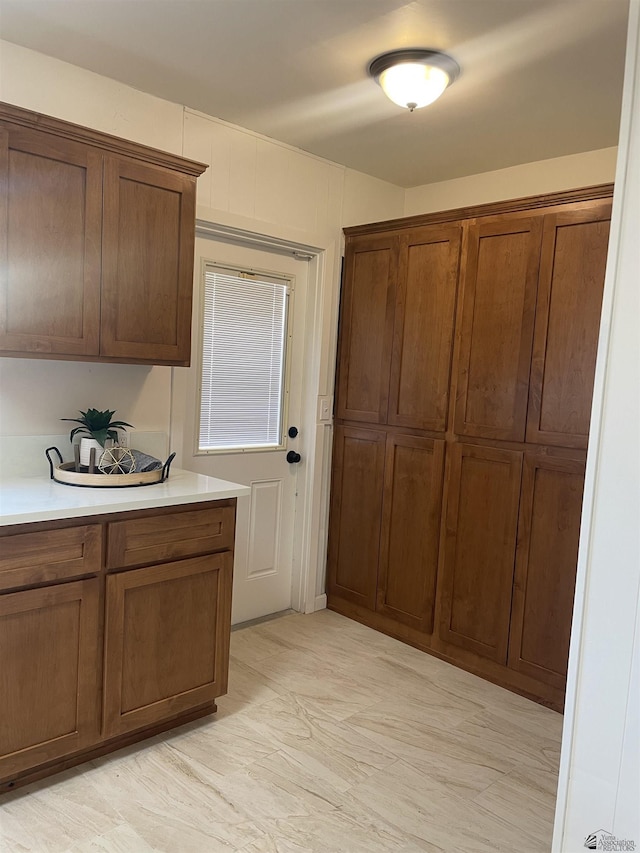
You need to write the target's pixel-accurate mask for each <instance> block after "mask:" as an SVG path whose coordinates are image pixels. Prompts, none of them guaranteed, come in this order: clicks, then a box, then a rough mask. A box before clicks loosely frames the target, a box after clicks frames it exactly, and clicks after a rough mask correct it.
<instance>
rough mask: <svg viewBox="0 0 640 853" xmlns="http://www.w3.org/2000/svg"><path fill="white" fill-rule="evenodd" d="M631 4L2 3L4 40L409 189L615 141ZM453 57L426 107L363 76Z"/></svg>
mask: <svg viewBox="0 0 640 853" xmlns="http://www.w3.org/2000/svg"><path fill="white" fill-rule="evenodd" d="M627 13H628V0H0V32H1V33H2V38H4V39H6V40H7V41H11V42H15V43H17V44H20V45H23V46H25V47H29V48H32V49H34V50H37V51H40V52H42V53H45V54H49V55H50V56H55V57H58V58H59V59H63V60H65V61H67V62H71V63H73V64H74V65H79V66H81V67H83V68H88V69H90V70H92V71H95V72H97V73H99V74H103V75H105V76H107V77H111V78H114V79H116V80H119V81H121V82H123V83H127V84H129V85H131V86H134V87H135V88H137V89H141V90H143V91H145V92H150V93H152V94H154V95H158V96H159V97H162V98H166V99H168V100H170V101H175V102H177V103H181V104H186V105H187V106H189V107H192V108H194V109H197V110H200V111H202V112H204V113H207V114H209V115H213V116H217V117H219V118H222V119H224V120H226V121H229V122H232V123H234V124H237V125H241V126H242V127H245V128H249V129H251V130H254V131H257V132H259V133H262V134H265V135H266V136H269V137H273V138H275V139H278V140H280V141H283V142H286V143H289V144H291V145H294V146H297V147H299V148H302V149H304V150H306V151H310V152H312V153H314V154H317V155H319V156H321V157H326V158H328V159H329V160H333V161H334V162H337V163H342V164H344V165H346V166H349V167H351V168H353V169H357V170H359V171H361V172H365V173H367V174H370V175H374V176H376V177H379V178H382V179H384V180H387V181H391V182H392V183H394V184H397V185H399V186H404V187H410V186H416V185H420V184H425V183H432V182H434V181H442V180H447V179H450V178H456V177H460V176H463V175H469V174H475V173H477V172H485V171H490V170H493V169H499V168H504V167H506V166H511V165H515V164H517V163H526V162H530V161H533V160H543V159H547V158H550V157H558V156H562V155H565V154H572V153H576V152H579V151H590V150H593V149H597V148H605V147H608V146H611V145H616V143H617V137H618V123H619V115H620V104H621V92H622V79H623V67H624V51H625V40H626V21H627ZM400 47H427V48H437V49H441V50H445V51H447V52H448V53H450V54H451V55H452V56H453V57H454V58H455V59H456V60H457V61H458V63H459V64H460V66H461V68H462V73H461V76H460V77H459V79H458V80H457V81H456V82H455V83H454V85H452V86H451V87H450V88H449V89H447V91H446V92H445V93H444V95H443V96H442V98H441V99H440V100H439V101H437V102H436V103H435V104H433V105H431V106H430V107H425V108H424V109H422V110H417V111H416V112H414V113H409V112H408V111H406V110H404V109H401V108H400V107H397V106H395V105H394V104H392V103H391V102H390V101H388V100H387V98H386V97H385V96H384V95H383V93H382V90H381V89H380V88H379V87H378V86H377V85H376V84H375V83H374V82H373V81H372V80H371V79H370V78H368V77H367V73H366V69H367V66H368V63H369V61H370V60H371V59H372V58H373V57H374V56H376V55H377V54H379V53H382V52H384V51H387V50H393V49H396V48H400Z"/></svg>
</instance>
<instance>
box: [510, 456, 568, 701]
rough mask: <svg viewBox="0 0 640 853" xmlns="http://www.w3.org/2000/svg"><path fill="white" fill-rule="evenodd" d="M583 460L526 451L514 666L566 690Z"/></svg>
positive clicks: (513, 627)
mask: <svg viewBox="0 0 640 853" xmlns="http://www.w3.org/2000/svg"><path fill="white" fill-rule="evenodd" d="M583 488H584V463H583V462H578V461H574V460H570V459H554V458H550V457H547V456H539V457H536V456H530V455H528V454H526V455H525V458H524V472H523V477H522V497H521V500H520V523H519V529H518V549H517V552H516V564H515V583H514V587H513V608H512V612H511V639H510V643H509V666H510V667H511V668H512V669H514V670H517V671H518V672H521V673H523V674H525V675H528V676H530V677H531V678H535V679H538V680H540V681H543V682H545V683H547V684H549V685H551V686H552V687H557V688H560V689H564V685H565V681H566V676H567V661H568V658H569V639H570V634H571V614H572V611H573V596H574V591H575V582H576V564H577V560H578V540H579V536H580V516H581V512H582V492H583Z"/></svg>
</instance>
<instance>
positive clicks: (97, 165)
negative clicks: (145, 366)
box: [0, 104, 205, 365]
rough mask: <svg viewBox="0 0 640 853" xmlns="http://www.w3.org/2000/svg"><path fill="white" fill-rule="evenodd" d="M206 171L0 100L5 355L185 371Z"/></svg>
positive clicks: (0, 344) (1, 344)
mask: <svg viewBox="0 0 640 853" xmlns="http://www.w3.org/2000/svg"><path fill="white" fill-rule="evenodd" d="M204 168H205V167H204V166H201V165H200V164H198V163H193V162H191V161H188V160H184V159H183V158H180V157H175V156H173V155H171V154H164V153H163V152H159V151H155V150H153V149H149V148H145V147H143V146H140V145H136V144H134V143H129V142H126V141H124V140H119V139H116V138H115V137H111V136H107V135H105V134H101V133H97V132H95V131H91V130H89V129H86V128H81V127H78V126H76V125H70V124H67V123H66V122H62V121H58V120H56V119H50V118H47V117H45V116H39V115H36V114H34V113H30V112H28V111H27V110H21V109H18V108H16V107H11V106H9V105H6V104H0V199H1V200H2V201H1V202H0V261H1V262H0V271H1V272H0V276H1V278H0V353H2V354H3V355H21V356H38V357H49V358H74V359H76V360H83V359H87V360H100V361H123V362H141V363H152V364H156V363H157V364H178V365H182V364H188V362H189V356H190V324H191V291H192V276H193V247H194V228H195V179H196V176H197V175H199V174H200V173H201V172H202V171H203V170H204Z"/></svg>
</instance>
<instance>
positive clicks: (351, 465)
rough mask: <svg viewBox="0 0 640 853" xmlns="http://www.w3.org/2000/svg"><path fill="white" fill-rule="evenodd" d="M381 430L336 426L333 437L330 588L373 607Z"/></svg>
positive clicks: (382, 446)
mask: <svg viewBox="0 0 640 853" xmlns="http://www.w3.org/2000/svg"><path fill="white" fill-rule="evenodd" d="M385 438H386V435H385V433H384V432H381V431H375V430H369V429H355V428H353V427H337V428H336V431H335V438H334V462H333V478H332V486H331V517H330V522H329V531H330V535H329V552H328V591H329V592H330V593H334V594H336V595H339V596H341V597H343V598H346V599H347V600H350V601H353V602H355V603H356V604H362V605H364V606H365V607H368V608H369V609H370V610H373V609H374V608H375V603H376V585H377V577H378V551H379V545H380V523H381V515H382V490H383V484H384V456H385Z"/></svg>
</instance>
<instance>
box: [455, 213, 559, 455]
mask: <svg viewBox="0 0 640 853" xmlns="http://www.w3.org/2000/svg"><path fill="white" fill-rule="evenodd" d="M467 236H468V241H467V245H466V251H465V252H464V253H463V261H462V280H463V297H462V298H463V309H462V322H461V327H460V332H459V354H458V369H457V373H458V382H457V385H458V387H457V400H456V416H455V430H456V432H457V433H458V434H460V435H474V436H479V437H482V438H494V439H504V440H512V441H522V440H524V435H525V422H526V416H527V395H528V385H529V370H530V365H531V344H532V338H533V323H534V313H535V306H536V288H537V280H538V268H539V261H540V242H541V237H542V217H541V216H537V217H536V216H534V217H522V218H520V217H516V216H511V217H505V216H502V217H500V219H499V220H493V221H490V222H480V223H476V224H472V225H471V226H470V227H469V232H468V235H467Z"/></svg>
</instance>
